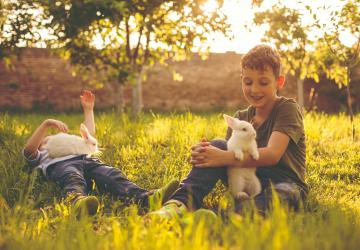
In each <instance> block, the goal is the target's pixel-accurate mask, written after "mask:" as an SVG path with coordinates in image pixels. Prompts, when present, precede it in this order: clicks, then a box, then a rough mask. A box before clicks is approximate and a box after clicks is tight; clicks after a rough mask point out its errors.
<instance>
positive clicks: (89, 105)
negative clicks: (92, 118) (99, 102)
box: [80, 90, 95, 110]
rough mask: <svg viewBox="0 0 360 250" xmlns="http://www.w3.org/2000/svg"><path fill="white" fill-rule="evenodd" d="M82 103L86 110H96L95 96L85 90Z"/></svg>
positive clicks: (81, 98)
mask: <svg viewBox="0 0 360 250" xmlns="http://www.w3.org/2000/svg"><path fill="white" fill-rule="evenodd" d="M80 101H81V105H82V107H83V109H84V110H89V109H90V110H92V109H94V104H95V95H94V94H93V93H92V92H91V91H89V90H84V91H83V93H82V95H81V96H80Z"/></svg>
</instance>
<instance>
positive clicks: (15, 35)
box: [0, 1, 41, 65]
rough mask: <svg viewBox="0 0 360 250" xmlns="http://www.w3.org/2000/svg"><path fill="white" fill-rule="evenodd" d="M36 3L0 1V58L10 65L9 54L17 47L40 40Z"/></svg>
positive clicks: (30, 44) (29, 44) (17, 50)
mask: <svg viewBox="0 0 360 250" xmlns="http://www.w3.org/2000/svg"><path fill="white" fill-rule="evenodd" d="M40 16H41V13H39V12H38V11H37V6H36V4H34V3H32V2H29V3H27V2H23V1H0V60H5V63H6V64H7V65H10V58H9V56H10V55H11V54H13V53H16V54H17V55H18V56H19V55H20V54H19V48H20V47H24V46H32V45H33V44H35V43H36V42H39V41H40V40H41V36H40V34H39V32H38V31H39V30H38V29H37V28H38V27H40V26H41V20H40V19H39V17H40Z"/></svg>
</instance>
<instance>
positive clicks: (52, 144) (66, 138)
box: [41, 124, 98, 158]
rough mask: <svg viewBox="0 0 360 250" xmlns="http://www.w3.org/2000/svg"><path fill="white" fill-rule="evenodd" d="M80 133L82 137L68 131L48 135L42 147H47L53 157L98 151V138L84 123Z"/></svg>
mask: <svg viewBox="0 0 360 250" xmlns="http://www.w3.org/2000/svg"><path fill="white" fill-rule="evenodd" d="M80 134H81V136H82V137H80V136H77V135H69V134H66V133H58V134H56V135H51V136H48V138H47V141H46V142H45V144H44V145H43V146H41V149H46V150H47V151H48V152H49V156H50V157H51V158H57V157H62V156H67V155H80V154H93V153H96V152H97V151H98V147H97V140H96V139H95V138H94V137H92V136H91V135H90V133H89V130H88V129H87V127H86V126H85V125H84V124H81V125H80Z"/></svg>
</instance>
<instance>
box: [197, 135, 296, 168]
mask: <svg viewBox="0 0 360 250" xmlns="http://www.w3.org/2000/svg"><path fill="white" fill-rule="evenodd" d="M289 141H290V138H289V136H288V135H286V134H284V133H281V132H278V131H274V132H272V134H271V136H270V139H269V142H268V145H267V146H266V147H263V148H259V159H258V160H253V159H252V158H251V156H250V155H249V154H245V157H244V160H243V161H239V160H236V159H235V156H234V152H232V151H225V150H221V149H218V148H216V147H213V146H205V147H198V148H197V149H196V150H193V151H192V152H191V157H192V160H191V163H192V164H194V166H195V167H217V166H231V167H249V168H250V167H260V166H261V167H266V166H273V165H275V164H276V163H278V162H279V160H280V159H281V157H282V155H283V154H284V153H285V151H286V148H287V146H288V144H289Z"/></svg>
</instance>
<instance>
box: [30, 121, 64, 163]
mask: <svg viewBox="0 0 360 250" xmlns="http://www.w3.org/2000/svg"><path fill="white" fill-rule="evenodd" d="M50 127H53V128H57V129H58V130H59V131H61V132H64V133H66V132H67V131H68V128H67V126H66V124H65V123H63V122H62V121H58V120H54V119H47V120H45V121H43V122H42V123H41V124H40V126H39V127H38V128H37V129H36V130H35V132H34V133H33V134H32V135H31V136H30V138H29V139H28V140H27V142H26V144H25V147H24V155H25V157H27V158H28V159H33V158H35V157H36V154H37V151H38V148H39V147H40V145H41V143H42V141H43V139H44V137H45V135H46V133H47V131H48V129H49V128H50Z"/></svg>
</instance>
